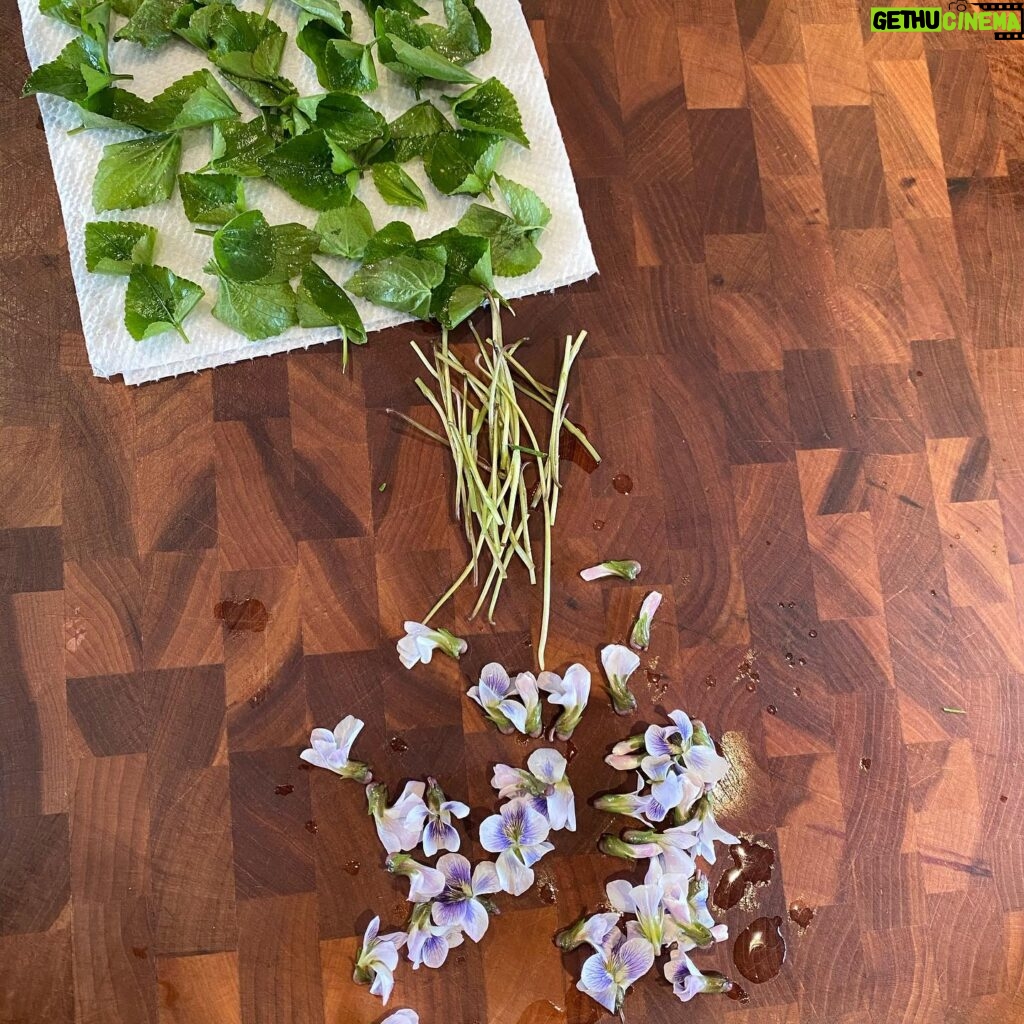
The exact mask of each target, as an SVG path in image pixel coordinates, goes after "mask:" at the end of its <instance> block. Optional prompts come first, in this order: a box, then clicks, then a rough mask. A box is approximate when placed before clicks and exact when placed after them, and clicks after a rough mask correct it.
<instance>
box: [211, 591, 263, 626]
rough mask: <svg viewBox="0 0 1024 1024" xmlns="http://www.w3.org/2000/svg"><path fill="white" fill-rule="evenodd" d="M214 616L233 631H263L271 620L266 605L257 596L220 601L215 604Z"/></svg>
mask: <svg viewBox="0 0 1024 1024" xmlns="http://www.w3.org/2000/svg"><path fill="white" fill-rule="evenodd" d="M213 617H214V618H215V619H220V620H221V622H223V623H224V625H225V626H227V628H228V630H230V631H231V632H232V633H233V632H236V631H237V632H242V633H262V632H263V630H265V629H266V628H267V623H268V622H269V621H270V615H269V614H268V612H267V608H266V605H264V603H263V602H262V601H258V600H257V599H256V598H255V597H250V598H247V599H246V600H245V601H229V600H224V601H218V602H217V603H216V604H215V605H214V606H213Z"/></svg>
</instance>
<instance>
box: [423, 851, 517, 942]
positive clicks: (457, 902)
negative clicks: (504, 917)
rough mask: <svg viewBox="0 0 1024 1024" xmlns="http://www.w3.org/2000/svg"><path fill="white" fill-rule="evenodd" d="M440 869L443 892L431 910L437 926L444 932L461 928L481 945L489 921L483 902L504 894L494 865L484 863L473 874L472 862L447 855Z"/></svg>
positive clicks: (438, 863) (439, 864)
mask: <svg viewBox="0 0 1024 1024" xmlns="http://www.w3.org/2000/svg"><path fill="white" fill-rule="evenodd" d="M437 866H438V868H439V869H440V871H441V873H442V875H443V877H444V888H443V889H442V891H441V893H440V895H439V896H438V897H437V899H436V900H435V902H434V905H433V907H432V908H431V916H432V917H433V921H434V924H436V925H438V926H439V927H443V928H462V929H464V930H465V932H466V934H467V935H468V936H469V937H470V938H471V939H472V940H473V941H474V942H479V941H480V940H481V939H482V938H483V936H484V932H486V931H487V925H488V923H489V921H490V918H489V917H488V913H487V907H486V905H485V904H484V902H483V901H482V900H481V899H480V897H481V896H486V895H489V894H491V893H495V892H500V891H501V881H500V880H499V878H498V871H497V868H496V867H495V865H494V864H493V862H491V861H489V860H484V861H481V862H480V863H479V864H477V866H476V867H475V868H473V869H472V872H471V870H470V864H469V861H468V860H467V859H466V858H465V857H463V856H462V854H460V853H446V854H445V855H444V856H443V857H441V858H439V859H438V862H437Z"/></svg>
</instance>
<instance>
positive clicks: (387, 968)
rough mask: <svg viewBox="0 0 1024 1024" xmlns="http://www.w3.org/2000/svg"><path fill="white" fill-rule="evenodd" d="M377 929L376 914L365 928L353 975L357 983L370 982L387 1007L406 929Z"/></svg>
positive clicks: (372, 990) (378, 925) (374, 992)
mask: <svg viewBox="0 0 1024 1024" xmlns="http://www.w3.org/2000/svg"><path fill="white" fill-rule="evenodd" d="M379 931H380V918H379V917H375V918H374V919H373V920H372V921H371V922H370V923H369V924H368V925H367V927H366V933H365V935H364V936H363V944H362V946H361V947H360V949H359V953H358V955H357V956H356V966H355V971H354V972H353V974H352V978H353V980H354V981H356V982H358V983H359V984H360V985H367V984H369V986H370V992H371V994H372V995H375V996H380V997H381V999H382V1000H383V1001H384V1005H385V1006H387V1002H388V999H390V998H391V990H392V989H393V988H394V985H395V978H394V970H395V968H396V967H397V966H398V950H399V949H400V948H401V947H402V944H403V943H404V942H405V941H406V939H407V938H408V936H407V935H406V933H405V932H391V933H390V934H388V935H378V932H379Z"/></svg>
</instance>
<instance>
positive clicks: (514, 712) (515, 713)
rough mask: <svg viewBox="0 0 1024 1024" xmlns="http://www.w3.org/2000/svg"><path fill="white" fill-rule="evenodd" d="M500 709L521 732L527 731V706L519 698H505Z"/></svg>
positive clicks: (499, 706)
mask: <svg viewBox="0 0 1024 1024" xmlns="http://www.w3.org/2000/svg"><path fill="white" fill-rule="evenodd" d="M498 710H499V711H500V712H501V713H502V714H503V715H504V716H505V717H506V718H507V719H508V720H509V721H510V722H511V723H512V724H513V725H514V726H515V727H516V729H517V730H518V731H519V732H521V733H525V732H526V708H524V707H523V705H522V704H520V703H519V701H517V700H511V699H509V700H503V701H502V702H501V703H500V704H499V705H498Z"/></svg>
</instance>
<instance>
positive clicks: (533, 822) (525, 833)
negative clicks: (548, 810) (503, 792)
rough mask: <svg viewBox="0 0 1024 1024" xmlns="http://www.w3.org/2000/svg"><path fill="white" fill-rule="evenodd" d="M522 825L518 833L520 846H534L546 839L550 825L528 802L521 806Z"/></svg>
mask: <svg viewBox="0 0 1024 1024" xmlns="http://www.w3.org/2000/svg"><path fill="white" fill-rule="evenodd" d="M522 814H523V826H522V831H521V832H520V834H519V845H520V846H535V845H537V844H538V843H540V842H542V841H543V840H545V839H547V837H548V832H550V831H551V826H550V825H549V824H548V823H547V820H546V819H545V818H544V817H543V816H542V815H540V814H538V813H537V812H536V811H535V810H534V809H533V808H532V807H530V806H529V805H528V804H523V806H522Z"/></svg>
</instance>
